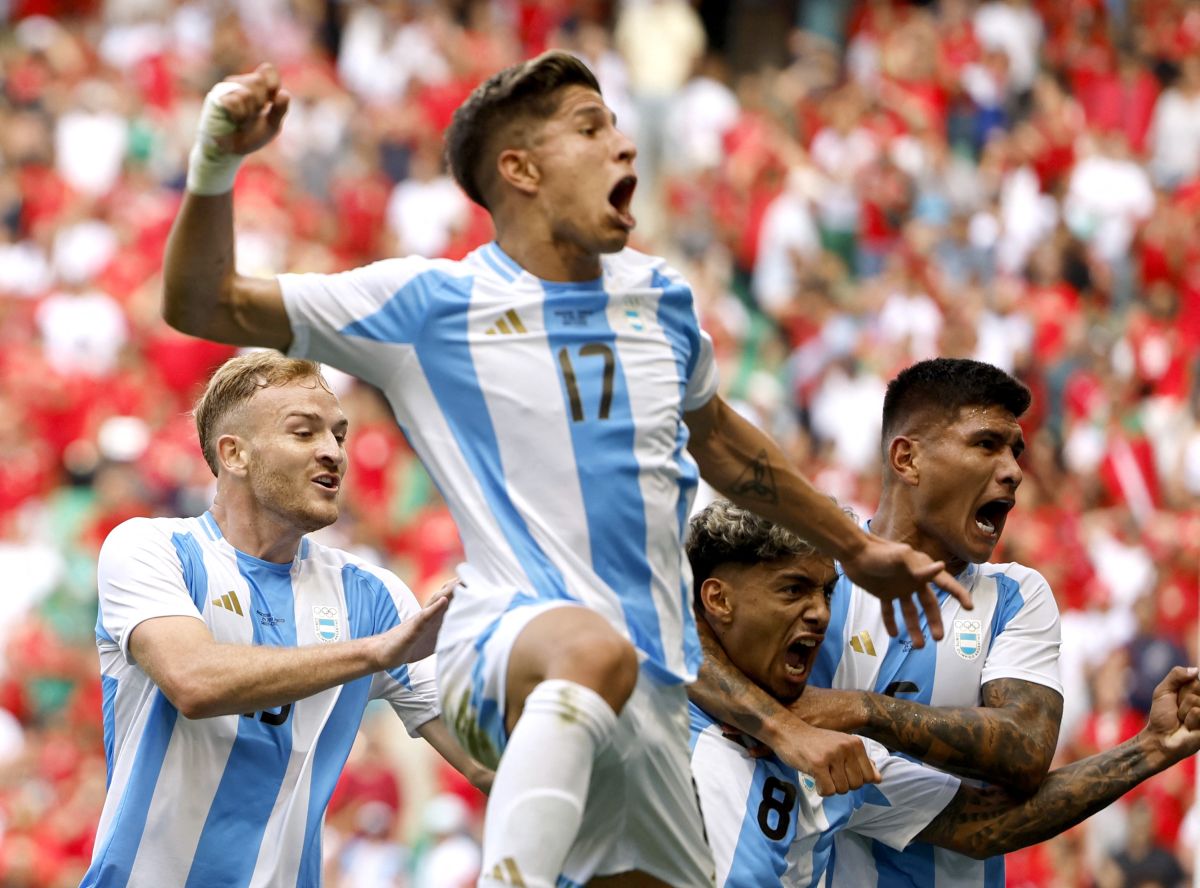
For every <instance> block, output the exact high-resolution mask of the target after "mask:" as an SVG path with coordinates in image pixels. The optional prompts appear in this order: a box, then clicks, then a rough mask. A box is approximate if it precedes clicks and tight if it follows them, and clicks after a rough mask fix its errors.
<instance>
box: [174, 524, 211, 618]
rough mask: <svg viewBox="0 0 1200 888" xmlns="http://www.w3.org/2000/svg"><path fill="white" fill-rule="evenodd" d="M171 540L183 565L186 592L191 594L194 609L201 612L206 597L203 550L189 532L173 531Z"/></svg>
mask: <svg viewBox="0 0 1200 888" xmlns="http://www.w3.org/2000/svg"><path fill="white" fill-rule="evenodd" d="M171 542H172V543H173V544H174V545H175V554H176V555H178V556H179V563H180V565H181V566H182V567H183V581H184V583H185V584H186V585H187V589H188V594H189V595H191V596H192V602H193V603H194V604H195V605H196V610H198V611H200V612H201V613H203V612H204V600H205V599H206V598H207V597H208V568H206V567H205V566H204V552H203V551H202V550H201V549H200V543H198V542H197V541H196V538H195V537H194V536H192V535H191V534H190V533H173V534H171Z"/></svg>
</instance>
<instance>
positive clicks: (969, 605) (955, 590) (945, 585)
mask: <svg viewBox="0 0 1200 888" xmlns="http://www.w3.org/2000/svg"><path fill="white" fill-rule="evenodd" d="M933 581H934V582H935V583H937V584H938V588H940V589H944V590H945V591H947V592H949V593H950V594H951V595H953V596H954V597H955V598H957V599H958V603H959V604H961V605H962V606H963V610H974V609H975V602H974V601H973V600H972V599H971V593H970V592H968V591H967V589H966V587H965V586H963V585H962V584H961V583H960V582H959V581H958V580H956V579H954V577H953V576H951V574H950V572H949V571H947V570H945V569H944V565H943V569H942V570H939V571H938V574H937V576H935V577H934V578H933ZM934 637H935V638H941V637H942V636H941V635H935V636H934Z"/></svg>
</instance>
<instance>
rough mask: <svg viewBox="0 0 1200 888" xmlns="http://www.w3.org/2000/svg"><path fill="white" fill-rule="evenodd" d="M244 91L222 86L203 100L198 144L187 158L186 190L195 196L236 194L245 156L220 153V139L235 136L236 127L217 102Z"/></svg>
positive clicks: (217, 87) (228, 84)
mask: <svg viewBox="0 0 1200 888" xmlns="http://www.w3.org/2000/svg"><path fill="white" fill-rule="evenodd" d="M243 88H244V87H241V86H239V85H238V84H236V83H229V82H221V83H218V84H217V85H216V86H214V87H213V88H212V89H210V90H209V91H208V95H207V96H205V97H204V107H203V108H201V109H200V124H199V126H198V127H197V131H196V144H194V145H193V146H192V151H191V153H190V154H189V155H188V172H187V190H188V191H190V192H192V194H225V193H227V192H229V191H232V190H233V180H234V179H235V178H236V177H237V171H238V167H240V166H241V165H242V155H240V154H231V153H229V152H227V151H223V150H221V147H220V146H219V145H218V144H217V139H218V138H219V137H221V136H227V135H229V134H230V133H232V132H233V131H234V130H235V129H237V124H236V123H234V121H233V119H232V118H231V117H230V116H229V112H228V111H227V110H226V109H225V108H224V107H222V105H221V103H220V102H219V101H218V99H220V98H221V96H223V95H226V94H227V93H231V92H233V91H234V90H238V89H243Z"/></svg>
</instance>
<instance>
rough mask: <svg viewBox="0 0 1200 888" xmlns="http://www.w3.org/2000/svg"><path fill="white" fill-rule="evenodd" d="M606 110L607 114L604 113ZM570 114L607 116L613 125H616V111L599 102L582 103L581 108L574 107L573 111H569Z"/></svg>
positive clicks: (574, 115) (577, 115)
mask: <svg viewBox="0 0 1200 888" xmlns="http://www.w3.org/2000/svg"><path fill="white" fill-rule="evenodd" d="M606 111H607V112H608V113H607V114H605V112H606ZM571 116H572V117H581V116H582V117H600V118H605V117H607V118H608V120H609V121H610V122H611V123H612V125H613V126H616V125H617V113H616V112H615V111H613V110H612V109H611V108H606V107H604V106H603V105H599V104H591V105H584V106H583V107H582V108H576V109H575V110H574V111H573V112H571Z"/></svg>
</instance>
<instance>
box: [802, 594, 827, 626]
mask: <svg viewBox="0 0 1200 888" xmlns="http://www.w3.org/2000/svg"><path fill="white" fill-rule="evenodd" d="M800 616H801V618H802V619H803V620H804V622H805V623H806V624H807V625H808V627H809V628H810V629H811V630H812V631H813V632H824V631H825V630H826V629H828V628H829V617H830V613H829V602H827V601H826V600H825V592H824V590H819V591H818V592H817V594H815V595H812V596H810V597H809V599H808V601H807V603H806V604H805V607H804V612H803V613H802V614H801V615H800Z"/></svg>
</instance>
